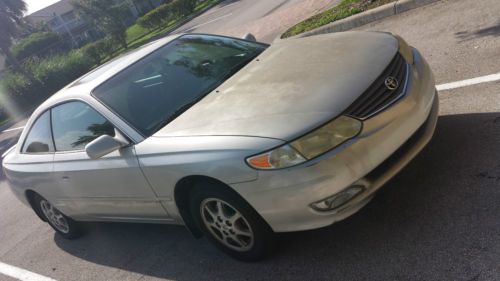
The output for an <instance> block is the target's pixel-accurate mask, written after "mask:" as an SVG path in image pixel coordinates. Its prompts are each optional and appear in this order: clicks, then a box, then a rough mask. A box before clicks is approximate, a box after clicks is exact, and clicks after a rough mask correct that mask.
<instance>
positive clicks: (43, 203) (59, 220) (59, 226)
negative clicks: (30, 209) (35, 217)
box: [33, 194, 83, 239]
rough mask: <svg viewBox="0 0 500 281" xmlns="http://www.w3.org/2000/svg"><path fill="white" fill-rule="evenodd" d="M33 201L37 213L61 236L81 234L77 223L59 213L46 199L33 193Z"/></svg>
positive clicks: (74, 236) (73, 236)
mask: <svg viewBox="0 0 500 281" xmlns="http://www.w3.org/2000/svg"><path fill="white" fill-rule="evenodd" d="M33 201H34V203H35V206H34V207H35V208H38V213H39V214H40V215H41V216H43V217H44V219H45V221H46V222H47V223H48V224H49V225H50V226H51V227H52V228H53V229H54V230H55V231H56V232H57V233H59V235H61V236H62V237H64V238H66V239H75V238H78V237H80V236H81V235H82V234H83V232H82V228H81V225H80V224H79V223H77V222H76V221H74V220H72V219H71V218H69V217H67V216H66V215H64V214H63V213H61V212H60V211H59V210H58V209H56V208H55V207H54V206H52V204H50V203H49V201H48V200H47V199H45V198H43V197H42V196H40V195H38V194H35V195H34V197H33Z"/></svg>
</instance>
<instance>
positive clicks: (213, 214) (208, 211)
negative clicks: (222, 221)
mask: <svg viewBox="0 0 500 281" xmlns="http://www.w3.org/2000/svg"><path fill="white" fill-rule="evenodd" d="M203 209H204V210H205V211H206V213H207V214H208V215H209V216H210V218H212V220H213V221H214V222H215V221H216V220H217V212H214V211H213V210H212V209H210V207H209V206H208V205H205V206H204V207H203Z"/></svg>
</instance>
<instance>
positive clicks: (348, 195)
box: [311, 185, 365, 212]
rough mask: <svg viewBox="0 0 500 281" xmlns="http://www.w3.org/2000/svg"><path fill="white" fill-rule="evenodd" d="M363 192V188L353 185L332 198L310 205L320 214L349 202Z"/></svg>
mask: <svg viewBox="0 0 500 281" xmlns="http://www.w3.org/2000/svg"><path fill="white" fill-rule="evenodd" d="M363 190H365V187H364V186H362V185H353V186H351V187H349V188H347V189H345V190H343V191H341V192H339V193H337V194H335V195H333V196H330V197H328V198H326V199H323V200H321V201H318V202H316V203H312V204H311V207H312V208H313V209H315V210H316V211H321V212H325V211H331V210H333V209H336V208H338V207H340V206H342V205H344V204H345V203H347V202H349V200H351V199H352V198H354V197H356V195H358V194H360V193H361V192H363Z"/></svg>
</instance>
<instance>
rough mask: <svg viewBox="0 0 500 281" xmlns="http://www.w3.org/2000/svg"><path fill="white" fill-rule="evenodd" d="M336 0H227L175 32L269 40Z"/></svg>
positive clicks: (329, 5) (336, 1) (267, 41)
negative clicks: (252, 37) (248, 35)
mask: <svg viewBox="0 0 500 281" xmlns="http://www.w3.org/2000/svg"><path fill="white" fill-rule="evenodd" d="M338 2H339V0H260V1H256V0H228V1H224V2H222V4H220V5H217V6H216V7H214V8H213V9H211V10H209V11H207V12H206V13H204V14H203V15H201V16H199V17H197V18H196V19H194V20H192V21H190V22H189V23H187V24H185V25H183V26H181V27H179V28H178V29H177V30H176V32H198V33H215V34H221V35H227V36H234V37H242V36H244V35H245V34H247V33H252V34H254V35H255V36H256V38H257V40H259V41H260V42H265V43H270V42H272V41H273V40H274V39H275V38H276V37H278V36H279V35H281V33H283V32H284V31H286V30H287V29H288V28H289V27H290V26H293V25H294V24H295V23H297V22H300V21H302V20H304V19H306V18H308V17H310V16H312V15H314V14H316V13H318V12H319V11H322V10H324V9H327V8H328V7H331V6H333V5H335V4H336V3H338Z"/></svg>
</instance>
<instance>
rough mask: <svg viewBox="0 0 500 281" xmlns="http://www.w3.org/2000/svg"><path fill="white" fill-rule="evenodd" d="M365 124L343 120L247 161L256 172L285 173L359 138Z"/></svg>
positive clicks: (341, 117)
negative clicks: (272, 171) (275, 171)
mask: <svg viewBox="0 0 500 281" xmlns="http://www.w3.org/2000/svg"><path fill="white" fill-rule="evenodd" d="M361 128H362V123H361V121H359V120H357V119H354V118H351V117H347V116H340V117H338V118H336V119H335V120H333V121H331V122H329V123H328V124H326V125H324V126H322V127H321V128H319V129H316V130H315V131H313V132H311V133H309V134H307V135H305V136H303V137H300V138H298V139H297V140H295V141H293V142H291V143H290V144H286V145H283V146H280V147H278V148H275V149H273V150H271V151H268V152H265V153H262V154H259V155H255V156H251V157H249V158H247V163H248V164H249V165H250V166H252V167H254V168H256V169H264V170H270V169H282V168H287V167H291V166H295V165H298V164H300V163H303V162H305V161H307V160H310V159H313V158H315V157H317V156H319V155H321V154H323V153H325V152H327V151H329V150H331V149H333V148H335V147H337V146H339V145H340V144H342V143H344V142H345V141H347V140H349V139H351V138H353V137H355V136H356V135H357V134H358V133H359V132H360V131H361Z"/></svg>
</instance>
